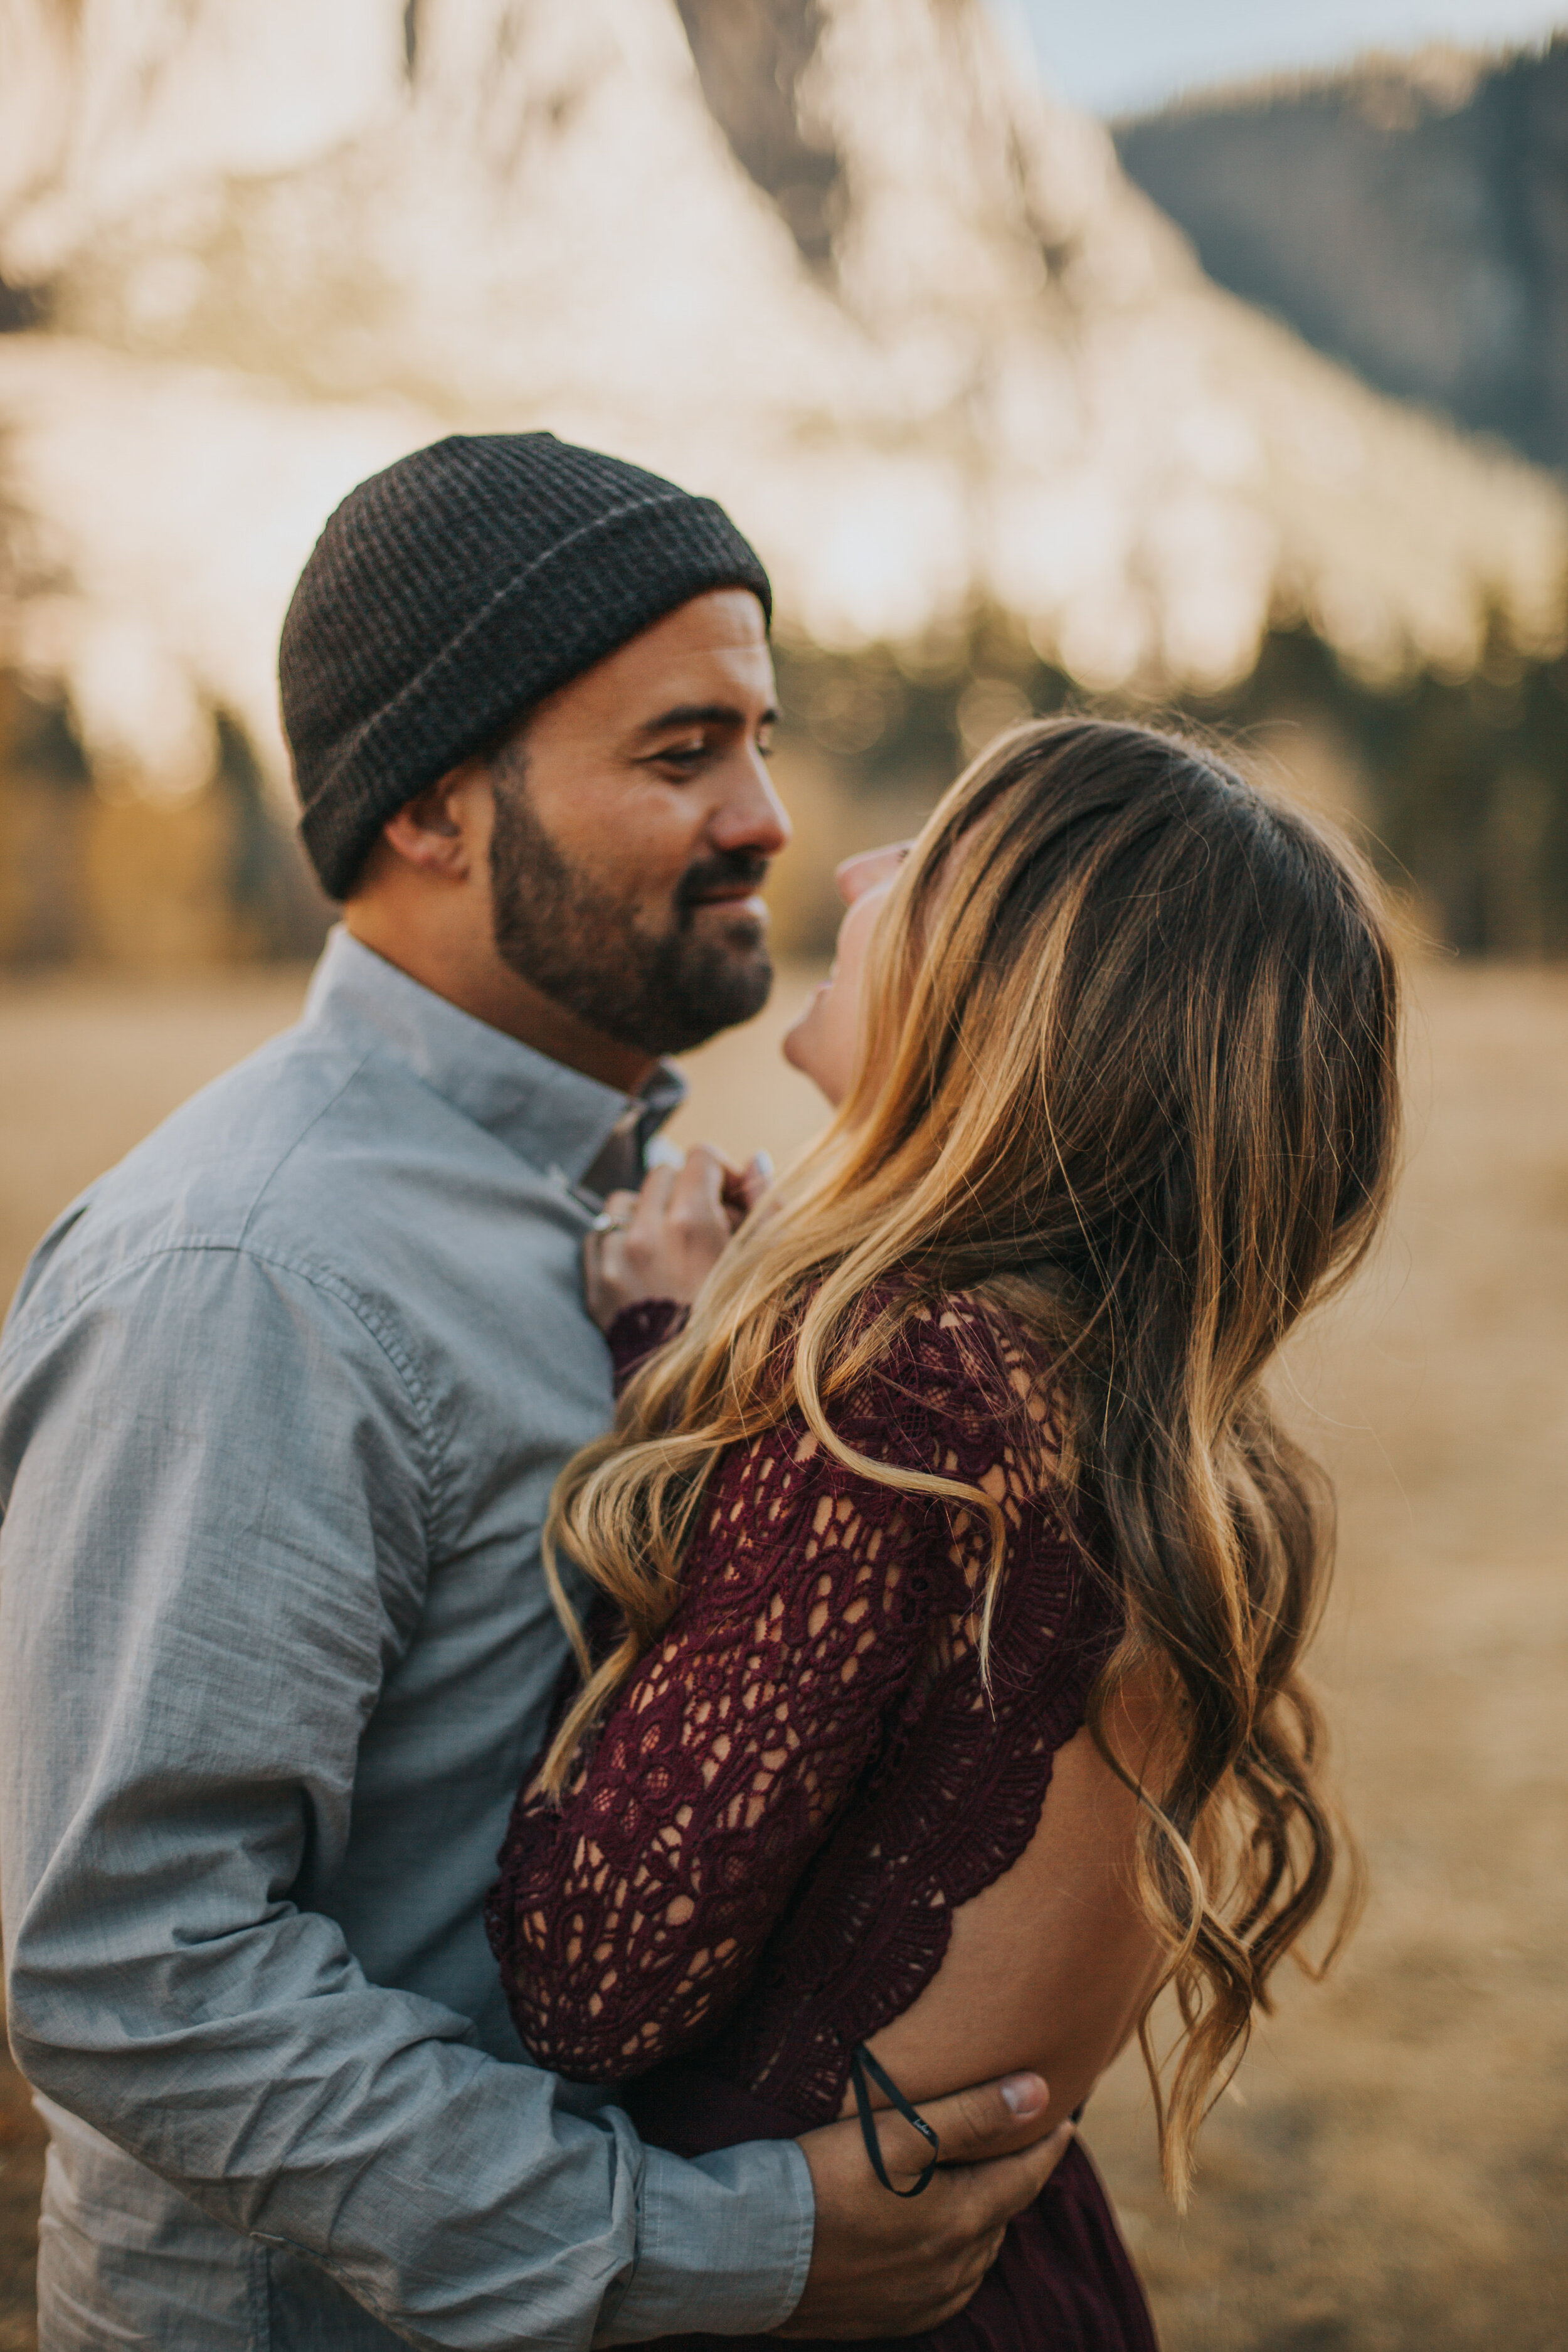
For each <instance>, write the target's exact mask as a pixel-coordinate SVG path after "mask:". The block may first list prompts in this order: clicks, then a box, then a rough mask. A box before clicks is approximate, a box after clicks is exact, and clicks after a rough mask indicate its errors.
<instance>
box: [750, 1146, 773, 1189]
mask: <svg viewBox="0 0 1568 2352" xmlns="http://www.w3.org/2000/svg"><path fill="white" fill-rule="evenodd" d="M752 1167H753V1168H754V1169H755V1170H756V1171H757V1173H758V1175H759V1176H760V1177H761V1178H762V1180H763V1182H764V1183H767V1182H769V1181H771V1180H772V1177H773V1153H772V1152H771V1151H753V1152H752Z"/></svg>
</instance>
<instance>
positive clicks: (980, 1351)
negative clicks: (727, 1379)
mask: <svg viewBox="0 0 1568 2352" xmlns="http://www.w3.org/2000/svg"><path fill="white" fill-rule="evenodd" d="M862 1313H863V1316H864V1318H865V1321H866V1323H867V1325H868V1326H869V1327H870V1328H875V1327H876V1325H877V1324H879V1323H880V1324H882V1325H883V1326H884V1327H885V1328H886V1329H887V1331H888V1335H889V1336H888V1338H887V1340H886V1343H885V1345H884V1346H882V1347H881V1348H880V1349H879V1351H878V1352H877V1353H876V1355H875V1357H874V1358H873V1360H872V1363H871V1365H870V1367H869V1369H868V1372H867V1374H866V1375H865V1377H864V1378H863V1379H862V1380H861V1381H858V1382H857V1384H856V1387H855V1388H854V1390H853V1391H850V1392H849V1393H848V1394H847V1397H846V1399H845V1404H846V1408H847V1412H848V1413H849V1414H850V1415H851V1416H852V1417H854V1418H856V1419H861V1418H873V1419H874V1418H877V1417H878V1416H881V1417H884V1418H889V1419H891V1420H892V1421H893V1422H894V1423H903V1424H905V1425H912V1424H914V1423H922V1424H924V1426H925V1427H926V1429H927V1431H928V1433H929V1434H930V1436H931V1439H932V1440H933V1441H934V1442H939V1443H941V1444H944V1445H945V1447H946V1448H947V1449H948V1450H949V1451H951V1452H952V1454H954V1455H955V1457H956V1459H955V1461H954V1464H953V1465H952V1466H953V1467H954V1468H955V1469H960V1468H961V1469H962V1472H963V1474H964V1475H977V1474H978V1473H979V1472H980V1471H981V1470H984V1469H986V1468H989V1467H990V1466H991V1465H993V1464H995V1463H996V1462H997V1461H998V1460H999V1459H1000V1458H1001V1457H1002V1455H1003V1454H1008V1455H1009V1456H1011V1457H1014V1458H1016V1459H1018V1460H1020V1461H1021V1460H1022V1459H1023V1458H1024V1457H1028V1458H1029V1459H1030V1460H1032V1461H1036V1462H1038V1461H1041V1460H1044V1459H1051V1460H1054V1459H1055V1458H1056V1457H1057V1455H1058V1453H1059V1446H1060V1431H1061V1421H1062V1392H1061V1381H1060V1375H1059V1371H1058V1366H1057V1364H1056V1362H1055V1360H1054V1358H1053V1355H1052V1352H1051V1350H1050V1349H1049V1348H1048V1347H1047V1344H1046V1343H1045V1341H1044V1340H1043V1339H1041V1337H1040V1336H1039V1334H1038V1333H1037V1332H1036V1331H1035V1330H1033V1329H1032V1328H1030V1326H1029V1325H1028V1323H1027V1322H1026V1320H1025V1319H1024V1318H1023V1317H1022V1316H1021V1315H1019V1314H1018V1313H1016V1311H1015V1310H1013V1309H1011V1308H1009V1307H1006V1306H1005V1305H1003V1304H1002V1303H1001V1302H999V1301H997V1300H995V1299H994V1298H991V1297H986V1296H984V1294H983V1293H981V1292H978V1291H971V1290H952V1291H944V1292H938V1293H935V1294H931V1293H921V1292H917V1291H915V1290H914V1289H913V1287H912V1286H910V1285H907V1284H906V1285H903V1286H900V1285H897V1284H894V1283H886V1284H881V1285H879V1286H877V1288H876V1289H874V1290H872V1291H870V1292H868V1294H867V1297H866V1299H865V1301H864V1304H863V1308H862Z"/></svg>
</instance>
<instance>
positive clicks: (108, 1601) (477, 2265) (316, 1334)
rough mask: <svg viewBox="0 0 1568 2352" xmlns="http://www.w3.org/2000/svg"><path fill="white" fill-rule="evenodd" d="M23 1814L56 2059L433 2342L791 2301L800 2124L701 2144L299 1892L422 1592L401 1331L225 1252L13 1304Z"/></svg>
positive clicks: (191, 2182)
mask: <svg viewBox="0 0 1568 2352" xmlns="http://www.w3.org/2000/svg"><path fill="white" fill-rule="evenodd" d="M8 1342H9V1343H8V1349H7V1357H8V1360H7V1364H6V1367H5V1388H6V1401H5V1416H4V1426H3V1430H0V1478H3V1479H4V1482H5V1490H7V1492H8V1499H7V1503H6V1513H5V1526H4V1530H3V1533H0V1557H3V1563H4V1576H3V1596H0V1791H3V1801H4V1806H5V1818H4V1822H3V1823H0V1842H3V1850H4V1857H5V1935H6V1944H7V1958H8V1964H9V1982H10V2022H11V2031H12V2036H13V2040H14V2043H15V2046H16V2052H17V2055H18V2058H19V2060H20V2062H21V2063H22V2065H23V2067H24V2069H25V2071H26V2074H28V2076H29V2077H30V2079H31V2080H32V2081H33V2082H34V2083H35V2084H37V2087H38V2088H39V2089H40V2090H42V2091H44V2092H45V2093H47V2095H48V2096H50V2097H51V2098H53V2099H55V2100H57V2101H58V2103H59V2104H60V2105H63V2106H65V2107H67V2108H68V2109H69V2110H70V2111H72V2112H73V2113H75V2114H77V2115H79V2116H82V2117H84V2118H85V2119H86V2120H87V2121H88V2122H89V2123H91V2124H93V2125H94V2126H96V2127H97V2128H98V2129H100V2131H102V2132H103V2133H104V2134H105V2135H106V2136H107V2137H109V2138H110V2139H111V2140H113V2141H115V2142H116V2143H117V2144H118V2145H119V2146H120V2147H123V2148H125V2149H127V2150H128V2151H129V2152H130V2153H131V2154H132V2155H133V2156H135V2157H137V2158H140V2159H141V2160H142V2162H143V2163H145V2164H147V2165H149V2166H150V2167H151V2168H153V2170H155V2171H156V2172H158V2173H160V2174H162V2175H163V2177H164V2179H167V2180H169V2181H171V2182H172V2183H174V2185H175V2186H176V2187H177V2188H178V2189H181V2190H182V2191H183V2192H184V2194H186V2195H187V2196H189V2197H191V2198H192V2199H194V2200H195V2201H196V2202H197V2203H198V2204H200V2205H201V2206H203V2207H204V2208H205V2210H207V2211H209V2212H211V2213H213V2214H215V2215H216V2216H217V2217H218V2218H219V2219H221V2220H222V2221H226V2222H227V2223H229V2224H230V2225H231V2226H232V2227H234V2228H235V2229H236V2230H238V2231H247V2232H249V2233H251V2234H253V2235H255V2236H257V2237H258V2238H261V2239H263V2240H266V2241H270V2242H275V2243H281V2244H285V2245H288V2246H290V2247H292V2248H295V2249H297V2250H299V2251H300V2252H303V2253H304V2254H306V2255H307V2256H309V2257H310V2258H311V2259H312V2260H314V2261H316V2262H317V2263H321V2266H322V2267H323V2268H324V2269H326V2270H328V2271H329V2272H330V2273H331V2274H332V2275H333V2276H334V2277H336V2278H337V2279H338V2280H339V2281H340V2282H341V2283H342V2284H343V2285H344V2286H346V2287H347V2288H348V2289H349V2290H350V2292H351V2293H353V2294H354V2295H355V2296H357V2297H358V2298H359V2300H360V2301H362V2302H363V2304H365V2305H367V2306H368V2307H369V2308H370V2309H371V2310H373V2311H374V2312H375V2313H376V2314H377V2315H378V2316H380V2317H381V2318H382V2319H383V2320H384V2322H385V2323H386V2324H387V2325H388V2326H391V2327H393V2328H395V2329H396V2330H398V2331H399V2332H400V2333H402V2334H404V2335H405V2336H408V2337H409V2338H410V2339H411V2340H412V2341H414V2342H416V2343H417V2344H421V2345H426V2346H430V2347H437V2346H439V2347H501V2346H508V2345H513V2344H518V2343H521V2342H523V2341H526V2342H528V2343H529V2344H530V2345H541V2346H560V2347H574V2352H575V2347H582V2346H585V2345H586V2344H587V2343H588V2341H589V2339H590V2337H591V2336H593V2335H594V2334H595V2329H597V2331H598V2333H599V2335H600V2337H601V2340H626V2339H635V2338H637V2337H644V2336H651V2335H656V2334H658V2333H659V2332H663V2331H666V2330H668V2329H670V2328H673V2327H678V2326H685V2327H695V2326H701V2327H707V2328H711V2329H725V2330H732V2331H734V2332H747V2331H751V2330H755V2329H760V2328H765V2327H769V2326H773V2325H776V2324H777V2323H778V2322H779V2321H780V2320H781V2319H782V2318H784V2316H785V2315H786V2314H787V2313H788V2312H789V2311H790V2309H791V2308H792V2306H793V2305H794V2304H795V2300H796V2297H797V2296H798V2294H799V2292H800V2288H801V2285H802V2283H803V2281H804V2279H805V2271H806V2262H807V2257H808V2254H809V2251H810V2245H811V2238H812V2200H811V2192H810V2187H809V2181H808V2179H807V2174H806V2166H805V2161H804V2160H803V2158H802V2156H801V2154H800V2151H799V2150H798V2149H796V2148H795V2147H793V2146H791V2145H788V2144H784V2145H780V2146H777V2147H757V2148H748V2149H744V2150H736V2151H732V2152H731V2154H730V2155H729V2156H727V2157H723V2158H710V2159H707V2160H706V2161H705V2162H704V2163H703V2164H701V2165H696V2166H693V2165H683V2164H680V2163H678V2162H677V2161H676V2160H675V2159H674V2158H668V2157H665V2156H663V2155H660V2154H658V2152H656V2151H650V2150H645V2149H644V2148H643V2147H641V2145H640V2143H639V2142H638V2141H637V2138H636V2136H635V2135H634V2134H633V2133H632V2131H631V2129H630V2126H629V2125H628V2124H627V2123H626V2118H625V2117H624V2116H620V2115H619V2114H618V2113H616V2112H615V2111H613V2110H611V2111H607V2112H606V2113H605V2114H604V2115H602V2116H598V2117H595V2118H594V2119H593V2120H591V2121H584V2120H582V2119H580V2118H579V2117H576V2116H572V2115H570V2114H568V2113H566V2112H565V2111H564V2110H563V2108H562V2107H561V2106H560V2105H559V2104H558V2095H557V2090H558V2086H557V2084H556V2083H555V2081H554V2078H553V2077H552V2076H551V2075H548V2074H543V2073H541V2072H539V2071H537V2070H534V2069H532V2068H530V2067H526V2066H519V2065H506V2064H503V2063H499V2062H497V2061H496V2060H493V2059H491V2058H489V2056H487V2055H486V2054H485V2053H483V2052H482V2051H480V2050H479V2049H478V2048H477V2047H476V2046H474V2043H473V2041H472V2038H471V2031H470V2028H469V2026H468V2021H466V2020H465V2019H463V2018H461V2017H459V2016H458V2015H456V2014H455V2013H453V2012H452V2011H448V2010H446V2009H444V2008H442V2007H441V2006H439V2005H438V2004H437V2003H435V2002H433V2001H430V2000H425V1999H422V1998H418V1997H416V1996H414V1995H411V1994H408V1993H405V1992H400V1991H397V1990H390V1989H388V1988H386V1987H384V1986H377V1985H374V1984H371V1983H369V1982H367V1980H366V1979H365V1978H364V1976H363V1973H362V1971H361V1970H360V1969H359V1968H358V1967H357V1965H356V1964H355V1962H354V1961H353V1958H352V1957H351V1955H350V1954H349V1952H348V1950H347V1948H346V1947H345V1945H344V1942H343V1939H342V1935H341V1933H340V1931H339V1929H338V1928H337V1927H336V1925H335V1924H334V1923H333V1922H332V1921H331V1920H330V1919H329V1918H327V1917H326V1916H323V1915H322V1914H321V1913H320V1912H318V1911H314V1910H311V1909H310V1908H309V1907H308V1906H300V1904H299V1903H298V1902H297V1901H296V1894H297V1891H298V1889H299V1887H300V1882H301V1879H302V1878H303V1879H304V1880H305V1881H306V1883H307V1884H313V1885H318V1886H319V1885H325V1884H330V1881H331V1874H332V1872H333V1869H334V1867H335V1864H336V1862H337V1859H338V1858H339V1857H340V1856H341V1854H342V1848H343V1844H344V1842H345V1840H346V1836H347V1832H348V1822H349V1812H350V1806H351V1803H352V1799H353V1779H354V1769H355V1761H356V1757H357V1751H358V1743H359V1738H360V1735H361V1732H362V1730H363V1726H364V1723H365V1721H366V1720H367V1719H368V1717H369V1715H370V1712H371V1710H372V1708H373V1706H374V1703H375V1699H376V1696H377V1694H378V1692H379V1690H380V1687H381V1684H382V1680H383V1677H384V1675H385V1673H386V1672H387V1670H388V1669H389V1668H390V1666H391V1665H392V1664H394V1663H395V1659H396V1658H397V1656H398V1655H399V1654H400V1652H401V1650H402V1647H403V1646H404V1644H405V1642H406V1640H407V1638H408V1636H409V1633H411V1631H412V1629H413V1627H414V1624H415V1622H416V1618H417V1614H418V1611H419V1608H420V1604H421V1599H422V1594H423V1585H424V1577H425V1572H426V1535H427V1530H428V1528H430V1526H431V1524H432V1519H433V1517H434V1516H435V1515H436V1513H437V1510H438V1507H439V1493H438V1488H439V1480H440V1471H441V1462H440V1446H439V1436H438V1433H437V1431H436V1430H435V1428H434V1427H433V1426H431V1425H430V1422H429V1416H428V1410H427V1407H426V1405H425V1404H424V1402H423V1401H422V1397H421V1393H420V1391H419V1388H418V1384H417V1381H416V1378H415V1377H414V1375H413V1373H412V1370H411V1367H410V1366H409V1365H408V1363H407V1361H406V1360H405V1359H404V1358H403V1357H402V1354H401V1350H400V1349H399V1346H398V1343H397V1339H396V1336H395V1334H392V1333H388V1332H384V1331H378V1330H377V1329H375V1328H374V1327H373V1325H372V1323H371V1322H370V1321H368V1320H367V1319H366V1318H365V1317H364V1316H363V1314H362V1312H361V1311H360V1310H359V1309H358V1308H357V1307H356V1305H355V1303H354V1302H353V1299H352V1298H351V1297H349V1295H348V1294H347V1293H346V1292H343V1293H341V1294H340V1293H338V1292H336V1291H334V1290H333V1289H332V1287H331V1286H322V1284H321V1282H320V1281H319V1280H312V1279H308V1278H306V1277H305V1276H302V1275H301V1274H300V1273H299V1272H297V1271H292V1270H289V1269H286V1268H284V1267H281V1266H279V1265H273V1264H268V1263H264V1262H260V1261H258V1259H256V1258H255V1257H252V1256H249V1255H244V1254H241V1253H239V1252H237V1251H233V1250H208V1251H203V1250H194V1249H193V1250H181V1251H178V1252H174V1253H172V1254H170V1255H165V1256H163V1257H161V1258H158V1259H156V1260H154V1261H153V1262H152V1263H150V1264H148V1265H143V1266H142V1267H140V1268H133V1269H132V1270H130V1271H127V1272H124V1273H121V1275H119V1276H116V1277H115V1278H114V1279H113V1280H112V1281H110V1282H109V1283H108V1284H106V1285H105V1286H103V1288H102V1289H101V1290H100V1291H99V1292H98V1293H96V1294H95V1295H94V1296H93V1297H91V1298H89V1299H88V1300H87V1301H85V1302H84V1303H82V1304H80V1305H79V1306H77V1307H75V1308H74V1309H73V1310H72V1311H71V1312H70V1313H69V1314H68V1315H65V1316H63V1317H62V1318H60V1319H59V1320H58V1322H57V1323H56V1324H55V1325H54V1326H53V1327H52V1328H49V1329H47V1330H41V1329H39V1328H37V1304H35V1306H34V1307H33V1308H32V1310H31V1311H30V1312H28V1313H26V1314H24V1316H23V1318H21V1321H20V1324H19V1326H18V1327H17V1328H15V1329H14V1330H13V1331H12V1333H11V1334H10V1335H8Z"/></svg>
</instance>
